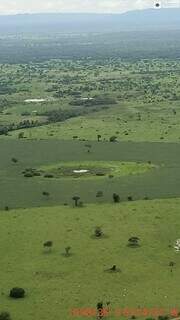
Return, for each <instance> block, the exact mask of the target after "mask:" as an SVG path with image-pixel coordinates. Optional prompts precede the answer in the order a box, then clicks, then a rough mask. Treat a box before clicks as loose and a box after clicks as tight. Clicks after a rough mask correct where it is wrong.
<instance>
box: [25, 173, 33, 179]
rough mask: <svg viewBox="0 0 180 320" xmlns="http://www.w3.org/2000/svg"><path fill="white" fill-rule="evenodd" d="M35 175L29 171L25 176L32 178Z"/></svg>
mask: <svg viewBox="0 0 180 320" xmlns="http://www.w3.org/2000/svg"><path fill="white" fill-rule="evenodd" d="M33 176H34V174H33V173H30V172H27V173H25V174H24V177H25V178H32V177H33Z"/></svg>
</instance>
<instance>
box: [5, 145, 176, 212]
mask: <svg viewBox="0 0 180 320" xmlns="http://www.w3.org/2000/svg"><path fill="white" fill-rule="evenodd" d="M0 148H1V158H0V172H1V184H0V193H1V200H0V206H1V208H2V209H3V208H5V206H9V207H10V208H12V207H32V206H39V205H41V206H47V205H48V206H50V205H55V204H64V203H68V204H73V202H72V200H71V199H72V197H73V196H76V195H78V196H79V197H80V198H81V200H82V201H83V202H84V203H85V204H86V203H89V202H97V201H98V199H97V197H96V194H97V192H98V191H102V192H103V197H101V198H100V201H101V202H109V201H110V202H113V199H112V195H113V193H117V194H119V196H120V198H121V199H122V200H123V201H124V200H127V199H128V197H129V196H131V197H132V199H134V200H135V199H144V198H145V197H148V198H150V199H152V198H166V197H173V196H179V190H180V178H179V174H180V171H179V163H180V145H179V144H168V143H166V144H165V143H130V142H129V143H126V142H121V143H110V142H109V143H105V142H101V143H99V142H93V143H92V150H91V152H90V153H88V152H87V150H86V147H85V145H84V143H83V142H78V141H76V142H75V141H69V142H68V141H64V142H61V141H55V140H49V141H34V142H33V141H15V140H12V141H8V140H1V142H0ZM13 159H16V161H17V162H16V163H15V162H14V161H13ZM102 159H103V161H122V162H131V161H133V162H139V163H142V165H143V163H147V167H148V163H149V162H150V163H152V164H155V165H157V166H158V167H157V168H154V169H153V170H148V171H147V172H145V173H142V174H132V175H126V176H118V175H115V176H114V177H113V178H110V177H109V176H107V177H103V178H102V177H96V178H95V179H73V178H72V179H71V178H68V179H50V178H49V179H45V178H44V177H39V176H38V177H33V178H28V177H24V175H23V174H22V171H24V170H25V169H28V168H34V169H37V170H39V168H41V167H43V166H46V167H48V166H50V167H51V166H52V165H53V164H54V163H58V162H64V161H65V162H66V161H67V163H68V162H69V161H75V162H78V163H79V162H80V161H82V163H83V162H84V161H87V162H91V161H92V162H94V161H102ZM149 166H150V165H149ZM136 170H137V169H136V168H135V172H136ZM44 191H46V192H48V197H44V196H43V195H42V192H44Z"/></svg>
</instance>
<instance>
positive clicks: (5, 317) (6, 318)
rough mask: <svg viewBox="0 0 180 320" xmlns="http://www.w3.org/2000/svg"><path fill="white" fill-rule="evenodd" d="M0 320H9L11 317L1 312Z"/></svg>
mask: <svg viewBox="0 0 180 320" xmlns="http://www.w3.org/2000/svg"><path fill="white" fill-rule="evenodd" d="M0 320H11V316H10V314H9V313H8V312H1V313H0Z"/></svg>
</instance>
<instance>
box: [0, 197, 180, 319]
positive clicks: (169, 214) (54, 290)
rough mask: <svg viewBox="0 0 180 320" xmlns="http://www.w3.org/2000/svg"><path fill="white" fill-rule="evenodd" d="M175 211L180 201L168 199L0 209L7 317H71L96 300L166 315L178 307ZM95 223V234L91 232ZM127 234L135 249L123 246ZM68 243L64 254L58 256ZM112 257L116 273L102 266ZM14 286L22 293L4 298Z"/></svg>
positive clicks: (178, 223)
mask: <svg viewBox="0 0 180 320" xmlns="http://www.w3.org/2000/svg"><path fill="white" fill-rule="evenodd" d="M179 210H180V200H179V199H171V200H154V201H139V202H133V203H122V204H114V205H113V204H106V205H104V204H103V205H102V204H99V205H89V204H87V205H86V207H84V208H73V207H63V206H59V207H54V208H52V207H46V208H34V209H28V208H27V209H24V210H23V209H21V210H11V211H9V212H3V211H1V212H0V233H1V256H3V259H2V260H1V272H0V282H1V301H0V310H8V311H9V312H10V313H11V315H12V317H13V319H14V320H24V319H26V320H30V319H32V318H34V319H44V320H46V319H50V318H51V319H56V318H57V314H58V317H60V318H62V319H65V320H69V319H72V318H76V317H73V316H72V315H71V314H70V311H71V309H73V308H77V307H78V308H87V307H90V308H95V307H96V304H97V302H98V301H101V300H103V301H104V303H105V302H106V301H110V302H111V304H110V308H111V309H112V310H115V309H116V308H125V307H127V308H129V309H132V308H138V307H140V308H143V307H146V308H149V309H150V308H154V307H156V308H163V309H164V312H165V314H169V312H170V310H171V309H172V308H175V307H176V308H179V294H180V292H179V290H180V289H179V286H178V285H177V283H178V280H179V277H180V269H179V264H180V259H179V253H178V252H175V250H174V248H173V246H174V243H175V241H176V240H177V239H179V237H180V235H179V229H180V221H179ZM96 226H101V228H102V230H103V232H104V235H105V236H104V237H103V238H102V239H95V238H93V237H92V235H93V233H94V229H95V227H96ZM131 236H138V237H139V238H140V246H139V247H138V248H130V247H128V246H127V243H128V239H129V238H130V237H131ZM47 240H52V241H53V248H52V250H51V252H49V253H47V252H46V251H45V250H44V249H43V243H44V242H45V241H47ZM67 246H71V252H72V255H70V256H69V257H65V256H63V252H64V250H65V249H64V248H65V247H67ZM7 253H8V254H7ZM171 261H173V262H174V263H175V265H174V267H173V272H171V268H170V267H169V262H171ZM113 264H116V265H117V266H118V267H119V268H120V270H121V272H119V273H110V272H107V271H106V270H107V269H108V268H110V267H112V265H113ZM14 286H20V287H23V288H25V290H26V297H25V298H24V299H22V300H19V301H17V300H15V301H13V300H11V299H10V298H8V292H9V290H10V289H11V288H12V287H14ZM85 318H86V317H82V318H80V319H85ZM89 318H90V319H94V318H93V317H89ZM116 318H117V317H115V316H111V317H108V319H116ZM76 319H77V318H76Z"/></svg>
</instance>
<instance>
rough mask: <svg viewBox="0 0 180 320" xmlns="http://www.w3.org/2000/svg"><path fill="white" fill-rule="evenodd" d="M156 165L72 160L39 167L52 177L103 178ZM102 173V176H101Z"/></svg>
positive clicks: (145, 170) (142, 170)
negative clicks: (79, 171)
mask: <svg viewBox="0 0 180 320" xmlns="http://www.w3.org/2000/svg"><path fill="white" fill-rule="evenodd" d="M154 168H157V166H155V165H153V164H149V163H138V162H120V161H108V162H107V161H82V162H77V161H72V162H59V163H58V164H53V165H48V166H43V167H41V168H40V169H41V170H42V171H43V172H44V174H52V175H53V176H54V178H61V177H64V178H67V177H69V178H72V177H75V178H77V177H83V178H92V177H93V178H94V177H97V178H103V177H106V176H113V177H118V176H126V175H132V174H143V173H145V172H147V171H149V170H152V169H154ZM74 170H88V172H86V173H74ZM101 174H102V176H101Z"/></svg>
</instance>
